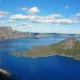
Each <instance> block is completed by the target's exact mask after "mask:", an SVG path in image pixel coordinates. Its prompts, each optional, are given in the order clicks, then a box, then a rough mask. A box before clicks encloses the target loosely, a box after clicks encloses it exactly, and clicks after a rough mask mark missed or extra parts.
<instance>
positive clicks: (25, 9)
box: [20, 7, 28, 11]
mask: <svg viewBox="0 0 80 80" xmlns="http://www.w3.org/2000/svg"><path fill="white" fill-rule="evenodd" d="M20 10H22V11H27V10H28V8H26V7H23V8H20Z"/></svg>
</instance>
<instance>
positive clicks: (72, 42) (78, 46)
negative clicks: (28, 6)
mask: <svg viewBox="0 0 80 80" xmlns="http://www.w3.org/2000/svg"><path fill="white" fill-rule="evenodd" d="M11 54H13V55H18V56H24V57H32V58H37V57H48V56H53V55H60V56H67V57H74V58H76V59H80V41H78V40H76V39H67V40H64V41H62V42H60V43H57V44H54V45H51V46H40V47H35V48H33V49H32V50H30V51H28V52H21V53H18V54H17V53H16V52H12V53H11Z"/></svg>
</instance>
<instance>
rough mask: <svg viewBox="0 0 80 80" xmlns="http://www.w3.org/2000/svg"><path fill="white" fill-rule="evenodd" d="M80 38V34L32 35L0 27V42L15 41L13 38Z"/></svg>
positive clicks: (7, 27)
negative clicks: (5, 40)
mask: <svg viewBox="0 0 80 80" xmlns="http://www.w3.org/2000/svg"><path fill="white" fill-rule="evenodd" d="M49 36H52V37H67V38H70V37H75V38H76V37H80V34H61V33H32V32H20V31H16V30H12V28H11V27H9V26H2V27H0V40H4V39H13V38H24V37H27V38H44V37H49Z"/></svg>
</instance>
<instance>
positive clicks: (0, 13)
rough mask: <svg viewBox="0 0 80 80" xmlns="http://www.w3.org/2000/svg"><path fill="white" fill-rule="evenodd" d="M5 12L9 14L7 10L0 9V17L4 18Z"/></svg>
mask: <svg viewBox="0 0 80 80" xmlns="http://www.w3.org/2000/svg"><path fill="white" fill-rule="evenodd" d="M7 14H9V12H7V11H0V18H5V17H6V15H7Z"/></svg>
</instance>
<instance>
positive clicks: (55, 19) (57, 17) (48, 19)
mask: <svg viewBox="0 0 80 80" xmlns="http://www.w3.org/2000/svg"><path fill="white" fill-rule="evenodd" d="M10 19H12V20H26V21H30V22H36V23H52V24H57V25H58V24H76V23H78V20H77V19H65V18H63V16H62V15H61V14H52V15H48V16H37V15H22V14H17V15H12V16H11V17H10Z"/></svg>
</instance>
